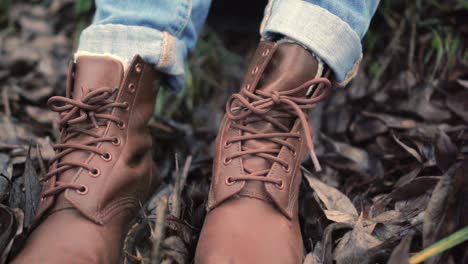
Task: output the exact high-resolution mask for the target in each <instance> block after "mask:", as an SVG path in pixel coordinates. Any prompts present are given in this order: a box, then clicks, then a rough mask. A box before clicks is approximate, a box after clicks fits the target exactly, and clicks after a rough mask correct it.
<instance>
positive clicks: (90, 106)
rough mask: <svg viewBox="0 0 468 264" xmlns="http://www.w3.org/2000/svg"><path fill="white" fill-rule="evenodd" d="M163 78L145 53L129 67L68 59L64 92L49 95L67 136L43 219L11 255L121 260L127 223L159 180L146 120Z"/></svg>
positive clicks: (30, 259) (55, 260)
mask: <svg viewBox="0 0 468 264" xmlns="http://www.w3.org/2000/svg"><path fill="white" fill-rule="evenodd" d="M158 79H159V74H158V73H157V72H156V71H155V70H154V69H153V67H152V66H151V65H149V64H147V63H146V62H144V61H143V60H142V59H141V58H140V57H139V56H135V58H134V59H133V61H132V62H131V64H130V65H129V67H128V70H127V71H126V72H124V69H123V67H122V64H121V63H120V62H119V61H117V60H114V59H111V58H108V57H93V56H82V57H79V58H78V60H77V62H76V64H75V65H71V66H70V70H69V76H68V84H67V93H66V97H61V96H54V97H52V98H50V100H49V105H50V107H51V109H52V110H53V111H56V112H59V113H60V115H61V138H60V142H59V144H57V145H56V146H55V149H56V157H55V158H54V159H53V160H52V165H51V167H50V171H49V173H48V174H47V177H46V179H44V185H43V191H42V199H41V202H40V204H39V208H38V212H37V216H36V220H37V222H38V225H37V227H36V228H35V230H34V232H33V233H32V235H31V236H30V237H29V239H28V241H27V243H26V246H25V248H24V249H23V251H22V252H21V253H20V254H19V255H18V256H17V257H16V259H14V260H13V262H12V263H16V264H19V263H28V264H29V263H50V264H59V263H60V264H63V263H77V264H80V263H83V264H84V263H86V264H89V263H99V264H115V263H119V258H120V255H121V251H122V242H123V239H124V236H125V234H126V228H127V225H128V224H129V222H130V220H131V218H132V217H134V216H135V213H136V212H137V211H138V210H139V209H140V208H141V205H142V203H144V201H145V200H146V199H147V198H148V196H149V195H150V194H151V193H152V192H154V191H155V188H156V187H157V186H158V185H159V183H160V178H159V175H158V171H157V169H156V167H155V165H154V163H153V161H152V157H151V156H152V155H151V148H152V140H151V135H150V131H149V129H148V128H147V127H146V124H147V122H148V121H149V119H150V118H151V116H152V113H153V107H154V103H155V99H156V94H157V89H158ZM71 87H73V90H71Z"/></svg>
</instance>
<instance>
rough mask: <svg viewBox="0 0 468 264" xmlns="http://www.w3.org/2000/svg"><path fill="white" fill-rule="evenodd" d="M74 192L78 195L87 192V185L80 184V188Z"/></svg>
mask: <svg viewBox="0 0 468 264" xmlns="http://www.w3.org/2000/svg"><path fill="white" fill-rule="evenodd" d="M76 193H78V194H80V195H85V194H87V193H88V187H87V186H86V185H81V188H80V189H78V190H76Z"/></svg>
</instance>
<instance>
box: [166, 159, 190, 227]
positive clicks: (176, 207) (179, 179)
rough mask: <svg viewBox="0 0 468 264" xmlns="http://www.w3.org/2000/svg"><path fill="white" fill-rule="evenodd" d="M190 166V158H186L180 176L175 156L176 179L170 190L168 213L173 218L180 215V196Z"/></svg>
mask: <svg viewBox="0 0 468 264" xmlns="http://www.w3.org/2000/svg"><path fill="white" fill-rule="evenodd" d="M191 164H192V156H188V157H187V160H186V161H185V164H184V168H183V171H182V174H180V173H179V171H180V170H179V165H178V160H177V156H176V172H175V174H176V179H175V183H174V189H173V190H172V194H171V207H170V212H171V214H172V215H173V216H175V217H177V218H179V217H180V213H181V208H180V206H181V197H180V196H181V194H182V190H183V188H184V185H185V181H186V180H187V175H188V171H189V168H190V165H191Z"/></svg>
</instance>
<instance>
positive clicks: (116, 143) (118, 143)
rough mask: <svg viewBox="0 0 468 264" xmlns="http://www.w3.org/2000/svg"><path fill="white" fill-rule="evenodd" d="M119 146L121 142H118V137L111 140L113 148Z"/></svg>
mask: <svg viewBox="0 0 468 264" xmlns="http://www.w3.org/2000/svg"><path fill="white" fill-rule="evenodd" d="M120 144H122V141H121V140H120V138H119V137H114V138H113V139H112V145H114V146H120Z"/></svg>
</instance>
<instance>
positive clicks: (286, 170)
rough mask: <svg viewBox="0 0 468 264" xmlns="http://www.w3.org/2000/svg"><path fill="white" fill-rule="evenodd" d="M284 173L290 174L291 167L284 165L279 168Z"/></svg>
mask: <svg viewBox="0 0 468 264" xmlns="http://www.w3.org/2000/svg"><path fill="white" fill-rule="evenodd" d="M281 168H283V170H284V171H285V172H291V166H289V165H286V166H281Z"/></svg>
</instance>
